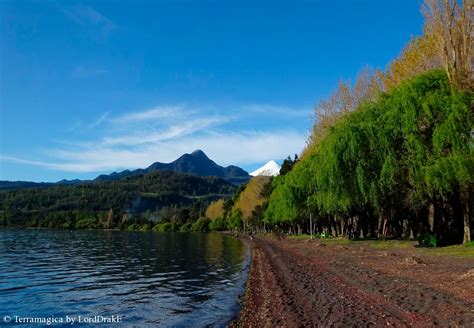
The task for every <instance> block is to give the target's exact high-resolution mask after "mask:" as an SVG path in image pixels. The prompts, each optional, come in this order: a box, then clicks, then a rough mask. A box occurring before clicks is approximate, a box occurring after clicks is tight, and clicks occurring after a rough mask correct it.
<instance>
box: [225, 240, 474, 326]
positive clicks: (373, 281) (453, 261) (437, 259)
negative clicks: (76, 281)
mask: <svg viewBox="0 0 474 328" xmlns="http://www.w3.org/2000/svg"><path fill="white" fill-rule="evenodd" d="M252 244H253V259H252V265H251V268H250V274H249V279H248V282H247V290H246V294H245V298H244V308H243V310H242V311H241V313H240V316H239V318H238V321H237V322H236V323H235V324H234V326H237V327H239V326H240V327H275V326H277V327H329V326H338V327H341V326H342V327H345V326H354V327H368V326H374V327H375V326H397V327H404V326H411V327H432V326H440V327H448V326H450V327H474V259H472V258H454V257H451V256H436V255H426V254H420V253H421V252H419V251H418V252H417V251H416V250H415V249H412V248H409V249H389V250H379V249H374V248H372V247H369V246H368V245H366V244H365V245H364V244H362V245H357V244H356V243H353V244H350V245H347V246H346V245H335V244H330V243H321V242H318V241H315V242H307V241H303V240H298V241H297V240H283V241H278V240H275V239H272V238H264V237H258V238H256V239H255V240H254V241H253V242H252Z"/></svg>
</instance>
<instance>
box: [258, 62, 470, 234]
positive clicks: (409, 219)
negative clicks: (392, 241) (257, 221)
mask: <svg viewBox="0 0 474 328" xmlns="http://www.w3.org/2000/svg"><path fill="white" fill-rule="evenodd" d="M473 101H474V97H473V93H472V92H464V91H461V90H458V89H453V88H451V84H450V83H449V80H448V77H447V75H446V74H445V73H444V72H443V71H441V70H434V71H430V72H428V73H425V74H422V75H420V76H418V77H415V78H413V79H412V80H409V81H408V82H405V83H403V84H402V85H401V86H400V87H397V88H394V89H393V90H392V92H390V93H387V94H383V95H381V96H380V97H379V99H378V100H377V101H375V102H366V103H364V104H363V105H360V106H359V107H358V108H357V110H355V111H352V112H350V113H348V114H346V115H345V116H344V117H343V118H341V119H340V120H338V122H337V123H336V124H334V125H332V126H331V128H330V129H329V130H328V132H327V135H326V136H325V138H324V139H322V140H319V141H318V144H317V146H316V147H314V148H313V149H312V150H311V152H309V153H308V154H307V155H306V158H305V159H303V160H302V161H301V162H300V163H298V164H297V165H296V166H295V168H294V169H293V170H292V171H291V172H290V173H289V174H287V175H286V176H281V177H277V178H275V180H274V181H273V187H274V190H273V192H272V194H271V197H270V200H269V205H268V209H267V211H266V212H265V222H267V223H272V224H287V225H295V224H296V225H303V226H305V227H306V229H307V230H309V227H308V223H309V220H308V218H309V214H310V213H312V215H313V218H314V219H315V222H316V225H317V230H319V231H322V230H327V231H331V232H333V233H334V234H341V233H342V234H347V235H350V234H354V233H356V234H357V235H362V236H365V237H369V236H370V237H377V236H387V235H389V234H390V235H394V236H397V237H401V236H405V237H409V236H410V235H411V236H413V235H416V234H427V233H429V232H431V233H434V234H435V235H436V236H437V237H438V238H439V239H440V241H441V242H446V243H451V242H461V241H463V240H464V241H469V240H470V230H471V227H470V221H471V218H470V216H471V215H470V206H472V204H471V199H472V183H473V181H474V147H473V146H474V144H473V139H472V137H471V136H470V132H471V130H472V129H473V124H474V119H473V112H472V106H473Z"/></svg>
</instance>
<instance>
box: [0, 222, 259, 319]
mask: <svg viewBox="0 0 474 328" xmlns="http://www.w3.org/2000/svg"><path fill="white" fill-rule="evenodd" d="M249 253H250V252H249V249H248V247H247V246H246V245H244V244H243V243H242V242H241V241H239V240H237V239H234V238H231V237H228V236H224V235H222V234H218V233H209V234H201V233H177V232H176V233H158V232H120V231H60V230H0V326H1V327H3V326H4V325H5V323H6V322H8V321H9V324H7V326H21V327H38V326H40V324H39V323H40V322H41V323H43V324H42V326H46V325H47V323H46V324H45V322H47V321H49V323H51V326H52V327H60V326H68V327H70V326H71V324H73V325H72V326H73V327H85V326H99V327H120V326H123V327H157V326H159V327H162V326H163V327H204V326H208V327H209V326H210V327H222V326H226V325H227V324H228V323H229V321H230V320H232V319H233V318H234V317H235V316H236V314H237V313H238V311H239V305H238V296H239V295H241V294H242V293H243V288H244V284H245V280H246V275H247V271H248V266H249V261H250V259H249ZM79 320H80V322H79ZM20 323H21V324H20Z"/></svg>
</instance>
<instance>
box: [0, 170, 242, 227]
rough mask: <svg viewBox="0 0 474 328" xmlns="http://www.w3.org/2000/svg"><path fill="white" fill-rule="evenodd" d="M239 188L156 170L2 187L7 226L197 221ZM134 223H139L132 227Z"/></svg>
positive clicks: (212, 179)
mask: <svg viewBox="0 0 474 328" xmlns="http://www.w3.org/2000/svg"><path fill="white" fill-rule="evenodd" d="M234 190H235V187H234V186H233V185H232V184H230V183H228V182H226V181H224V180H222V179H219V178H216V177H205V178H201V177H197V176H192V175H188V174H182V173H176V172H170V171H155V172H152V173H148V174H145V175H136V176H132V177H128V178H124V179H121V180H117V181H107V182H94V183H84V184H81V185H77V186H52V187H48V188H33V189H23V190H14V191H8V192H0V204H1V211H2V220H0V223H1V224H3V225H7V226H29V227H50V228H116V227H121V228H127V227H128V226H130V225H132V224H135V223H138V224H139V225H140V228H144V229H146V228H151V224H152V223H153V222H161V221H171V220H173V221H175V222H177V223H180V224H183V223H186V222H188V221H192V220H196V219H197V218H198V217H199V216H200V215H201V212H203V211H204V210H205V208H206V206H207V204H209V203H210V202H211V201H212V200H214V199H217V198H221V197H227V196H229V195H231V194H232V193H233V191H234ZM132 228H137V227H136V226H135V227H132Z"/></svg>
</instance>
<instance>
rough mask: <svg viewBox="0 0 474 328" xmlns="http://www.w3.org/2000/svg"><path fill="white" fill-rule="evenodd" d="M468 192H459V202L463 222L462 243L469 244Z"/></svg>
mask: <svg viewBox="0 0 474 328" xmlns="http://www.w3.org/2000/svg"><path fill="white" fill-rule="evenodd" d="M470 196H471V194H470V190H469V189H467V190H463V191H462V192H461V202H462V207H463V222H464V236H463V241H462V242H463V243H464V244H465V243H469V242H470V241H471V222H470V219H471V215H470V214H471V213H470V208H469V207H470V206H469V205H470Z"/></svg>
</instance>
